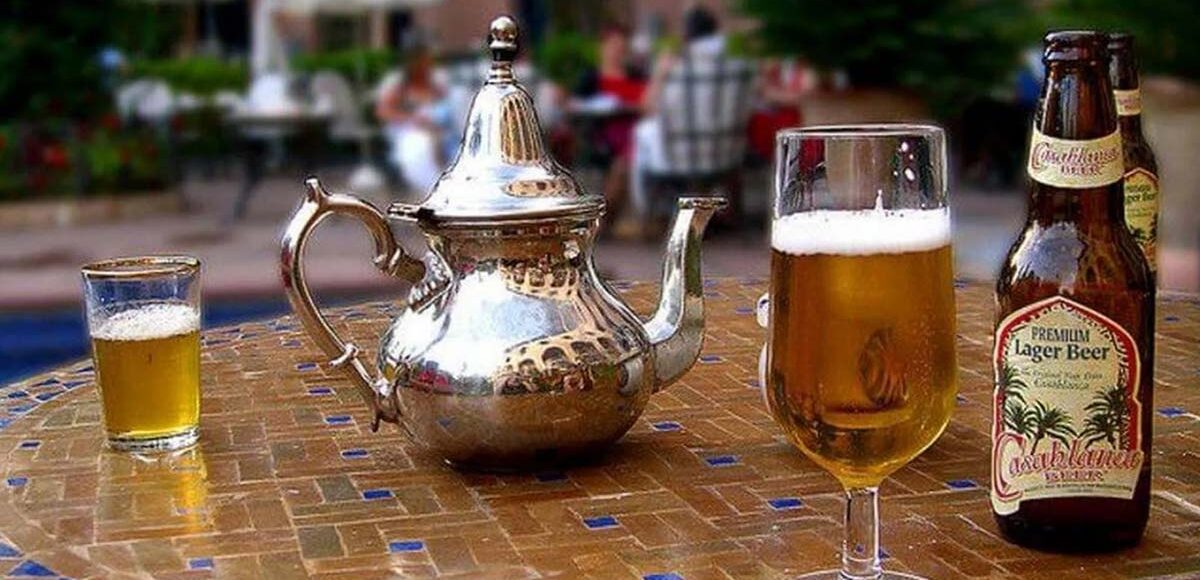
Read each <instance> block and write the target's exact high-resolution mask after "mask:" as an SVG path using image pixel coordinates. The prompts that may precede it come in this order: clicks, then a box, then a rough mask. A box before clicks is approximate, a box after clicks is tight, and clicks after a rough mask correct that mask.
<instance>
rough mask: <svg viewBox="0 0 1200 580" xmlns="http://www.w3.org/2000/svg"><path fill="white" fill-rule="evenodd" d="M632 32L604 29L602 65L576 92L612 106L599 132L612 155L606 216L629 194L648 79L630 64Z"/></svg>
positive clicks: (611, 216) (606, 184) (614, 213)
mask: <svg viewBox="0 0 1200 580" xmlns="http://www.w3.org/2000/svg"><path fill="white" fill-rule="evenodd" d="M628 59H629V33H628V32H627V31H626V30H625V29H624V28H621V27H620V26H615V25H614V26H609V27H607V28H605V30H604V32H603V33H602V35H601V38H600V62H599V65H598V66H597V67H596V68H595V69H592V70H590V71H588V72H587V73H585V74H584V76H583V78H582V79H581V80H580V83H579V86H578V87H576V91H575V94H576V95H577V96H579V97H583V98H587V99H591V100H593V102H597V101H599V100H601V99H603V100H605V101H608V102H610V103H611V105H612V110H613V114H612V115H611V116H610V117H608V118H606V119H604V120H603V121H602V122H601V123H600V125H599V127H598V132H597V138H598V141H599V146H600V147H601V148H602V149H603V151H604V152H605V153H606V154H607V155H608V156H609V157H610V159H611V161H610V163H611V164H610V165H609V169H608V173H607V175H606V176H605V180H604V195H605V197H606V198H607V200H608V211H607V212H606V214H605V215H606V217H607V219H608V220H610V221H611V220H613V219H615V218H616V217H617V216H619V215H620V213H621V209H622V206H623V205H624V202H625V199H626V198H627V197H628V195H627V194H628V192H627V190H628V187H629V164H630V157H631V151H632V149H633V127H634V125H635V124H636V123H637V114H638V112H640V108H641V104H642V97H643V93H645V91H646V81H645V79H644V78H643V77H642V75H640V74H638V71H636V70H634V69H633V68H631V67H630V66H629V62H628Z"/></svg>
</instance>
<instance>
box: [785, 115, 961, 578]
mask: <svg viewBox="0 0 1200 580" xmlns="http://www.w3.org/2000/svg"><path fill="white" fill-rule="evenodd" d="M775 163H776V167H775V170H776V175H775V177H776V179H775V191H774V196H773V200H772V210H773V214H772V220H771V283H770V292H771V293H770V298H769V309H770V316H769V321H770V322H769V324H770V330H769V333H768V345H767V348H766V349H765V350H766V353H767V354H766V361H765V368H764V371H765V373H764V377H763V384H764V386H765V390H766V397H767V404H768V406H769V407H770V409H771V413H772V415H773V416H774V418H775V421H776V422H777V423H779V424H780V425H781V426H782V427H783V429H784V431H785V432H786V433H787V436H788V438H789V439H790V440H791V442H792V443H793V444H794V445H795V446H796V447H798V448H799V449H800V450H801V451H803V452H804V454H805V455H807V456H808V457H809V458H811V459H812V460H813V461H814V462H816V463H817V465H819V466H821V467H822V468H823V469H825V470H826V471H829V472H830V473H832V474H833V475H834V476H835V477H837V478H838V480H839V481H840V482H841V483H842V485H843V487H844V488H845V490H846V495H847V507H846V532H845V533H846V535H845V540H844V544H843V554H842V569H841V570H839V571H829V572H818V573H816V574H812V575H810V576H808V577H809V578H849V579H855V580H858V579H863V580H865V579H868V578H871V579H874V578H905V577H909V576H905V575H902V574H884V573H883V572H882V570H881V568H880V564H879V518H878V513H879V512H878V509H879V499H878V487H879V484H880V482H881V481H882V480H883V479H884V478H885V477H887V476H888V475H889V474H891V473H892V472H894V471H896V470H897V469H899V468H901V467H903V466H904V465H905V464H907V463H908V462H909V461H911V460H912V459H913V458H915V457H916V456H917V455H919V454H920V453H921V452H922V451H924V450H925V449H926V448H927V447H929V445H931V444H932V443H933V442H934V440H936V439H937V437H938V436H939V435H940V434H941V433H942V430H943V429H944V428H945V427H946V423H947V422H948V421H949V419H950V411H951V409H952V408H953V407H954V402H955V394H956V391H957V379H956V363H955V353H954V340H955V334H954V281H953V263H952V262H953V260H952V255H951V251H950V210H949V205H948V200H947V193H946V176H945V165H946V151H945V136H944V134H943V132H942V130H941V129H939V128H937V127H931V126H916V125H874V126H841V127H833V126H830V127H812V128H802V129H790V130H785V131H781V132H780V133H779V135H778V137H777V148H776V158H775Z"/></svg>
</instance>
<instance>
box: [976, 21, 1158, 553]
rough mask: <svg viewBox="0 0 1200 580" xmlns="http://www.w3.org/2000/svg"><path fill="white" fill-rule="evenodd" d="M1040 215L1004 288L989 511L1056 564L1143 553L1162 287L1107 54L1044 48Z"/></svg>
mask: <svg viewBox="0 0 1200 580" xmlns="http://www.w3.org/2000/svg"><path fill="white" fill-rule="evenodd" d="M1043 62H1045V65H1046V81H1045V86H1043V88H1042V100H1041V105H1040V108H1039V109H1038V111H1037V113H1036V115H1035V120H1034V126H1033V130H1032V137H1031V138H1030V148H1029V158H1028V164H1027V171H1028V173H1029V177H1030V178H1031V183H1030V187H1029V212H1028V216H1027V219H1026V223H1025V229H1024V231H1023V232H1021V234H1020V235H1019V236H1018V238H1017V240H1016V242H1014V244H1013V246H1012V248H1011V249H1010V250H1009V253H1008V257H1007V258H1006V259H1005V263H1004V266H1003V268H1002V270H1001V272H1000V277H999V280H998V282H997V284H996V306H997V316H996V320H997V324H996V334H995V347H994V351H993V365H994V367H995V388H994V393H993V427H992V482H991V484H992V485H991V502H992V511H993V512H994V514H995V517H996V522H997V524H998V525H999V527H1000V531H1001V532H1002V533H1003V534H1004V536H1005V537H1006V538H1008V539H1009V540H1010V541H1013V542H1016V543H1018V544H1022V545H1026V546H1031V547H1036V548H1040V549H1046V550H1052V551H1104V550H1112V549H1117V548H1120V547H1124V546H1129V545H1132V544H1136V543H1137V542H1138V540H1139V539H1140V538H1141V535H1142V532H1143V530H1144V529H1145V526H1146V519H1147V517H1148V516H1149V512H1150V419H1151V410H1152V408H1151V397H1152V395H1153V391H1152V389H1153V382H1152V375H1153V361H1154V343H1153V337H1154V286H1153V280H1152V277H1151V274H1150V269H1149V267H1148V265H1147V264H1146V259H1145V257H1144V256H1143V255H1142V252H1141V249H1140V248H1138V246H1137V243H1136V242H1134V239H1133V236H1132V235H1130V233H1129V230H1128V229H1127V228H1126V227H1125V213H1124V188H1123V184H1122V178H1123V174H1124V167H1123V162H1122V151H1121V134H1120V131H1119V130H1118V128H1117V114H1116V104H1115V102H1114V98H1113V95H1112V85H1111V83H1110V82H1109V76H1108V65H1109V54H1108V42H1107V37H1106V36H1105V35H1104V34H1101V33H1097V32H1086V31H1083V32H1053V33H1050V34H1048V35H1047V36H1046V39H1045V52H1044V54H1043Z"/></svg>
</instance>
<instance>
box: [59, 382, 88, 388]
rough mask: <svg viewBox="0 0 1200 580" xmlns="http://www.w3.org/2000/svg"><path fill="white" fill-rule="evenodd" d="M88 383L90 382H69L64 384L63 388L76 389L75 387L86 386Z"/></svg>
mask: <svg viewBox="0 0 1200 580" xmlns="http://www.w3.org/2000/svg"><path fill="white" fill-rule="evenodd" d="M88 382H89V381H69V382H66V383H63V388H66V389H74V388H75V387H78V386H80V385H86V384H88Z"/></svg>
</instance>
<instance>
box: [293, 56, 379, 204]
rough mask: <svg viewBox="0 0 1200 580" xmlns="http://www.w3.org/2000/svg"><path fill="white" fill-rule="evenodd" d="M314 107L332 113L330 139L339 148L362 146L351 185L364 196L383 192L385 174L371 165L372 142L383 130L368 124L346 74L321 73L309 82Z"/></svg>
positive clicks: (360, 102)
mask: <svg viewBox="0 0 1200 580" xmlns="http://www.w3.org/2000/svg"><path fill="white" fill-rule="evenodd" d="M309 90H310V91H312V96H313V101H314V106H315V107H316V109H317V110H318V111H327V112H329V113H330V115H331V116H330V124H329V140H330V141H331V142H333V143H334V144H337V145H346V144H351V145H354V146H356V147H358V166H357V167H355V168H354V171H353V172H352V173H351V174H350V179H349V181H348V185H349V186H350V188H351V189H353V190H355V191H357V192H360V193H373V192H376V191H380V190H382V189H383V186H384V182H385V181H386V180H385V179H384V176H383V174H382V173H381V172H380V171H379V170H378V169H376V168H375V166H374V165H373V164H372V162H371V143H372V141H373V140H374V139H375V138H376V137H378V135H379V130H378V129H377V128H376V127H373V126H372V125H370V124H368V123H367V122H366V119H364V116H363V108H362V101H360V100H359V99H358V98H356V97H355V93H354V89H352V88H351V87H350V83H349V82H347V81H346V79H345V78H344V77H342V75H340V74H338V73H336V72H333V71H319V72H317V73H316V74H314V75H313V77H312V80H311V81H309Z"/></svg>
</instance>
